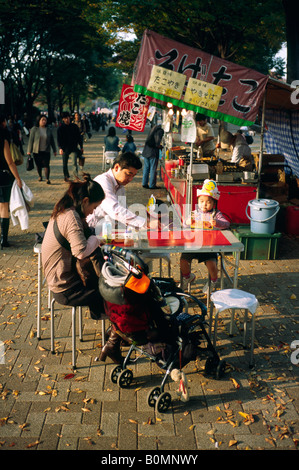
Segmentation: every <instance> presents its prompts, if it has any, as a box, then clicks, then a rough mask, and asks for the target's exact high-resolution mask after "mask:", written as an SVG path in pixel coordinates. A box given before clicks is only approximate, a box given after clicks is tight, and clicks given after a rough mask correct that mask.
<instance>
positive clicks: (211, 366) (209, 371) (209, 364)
mask: <svg viewBox="0 0 299 470" xmlns="http://www.w3.org/2000/svg"><path fill="white" fill-rule="evenodd" d="M219 364H220V362H219V359H217V360H216V359H215V358H214V357H208V359H207V360H206V363H205V375H214V374H215V371H216V369H217V367H218V365H219Z"/></svg>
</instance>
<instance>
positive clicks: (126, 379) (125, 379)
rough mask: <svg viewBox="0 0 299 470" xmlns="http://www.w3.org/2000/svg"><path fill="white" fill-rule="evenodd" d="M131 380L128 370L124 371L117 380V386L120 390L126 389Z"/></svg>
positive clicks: (131, 375)
mask: <svg viewBox="0 0 299 470" xmlns="http://www.w3.org/2000/svg"><path fill="white" fill-rule="evenodd" d="M132 380H133V372H132V371H131V370H130V369H124V370H123V371H122V372H121V373H120V374H119V376H118V378H117V384H118V386H119V387H120V388H127V387H129V386H130V385H131V383H132Z"/></svg>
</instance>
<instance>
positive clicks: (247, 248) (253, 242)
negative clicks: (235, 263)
mask: <svg viewBox="0 0 299 470" xmlns="http://www.w3.org/2000/svg"><path fill="white" fill-rule="evenodd" d="M233 233H234V235H235V236H236V237H237V238H238V239H239V240H240V242H241V243H243V245H244V251H242V252H241V253H240V259H249V260H252V259H277V257H278V251H279V240H280V237H281V233H279V232H278V233H272V234H266V233H252V232H251V231H250V229H249V228H248V227H238V228H236V229H234V230H233Z"/></svg>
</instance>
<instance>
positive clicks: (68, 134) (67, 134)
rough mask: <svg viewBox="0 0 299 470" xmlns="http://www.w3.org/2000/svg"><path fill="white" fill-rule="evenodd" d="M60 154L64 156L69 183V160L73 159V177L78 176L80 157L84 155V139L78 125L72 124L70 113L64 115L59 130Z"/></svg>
mask: <svg viewBox="0 0 299 470" xmlns="http://www.w3.org/2000/svg"><path fill="white" fill-rule="evenodd" d="M57 143H58V147H59V154H60V155H62V165H63V175H64V181H69V179H70V175H69V170H68V160H69V158H71V160H72V167H73V176H75V177H77V176H78V155H80V154H81V155H82V154H83V139H82V135H81V134H80V130H79V128H78V126H76V124H74V123H72V122H71V117H70V113H68V112H67V111H64V112H63V113H62V124H61V126H60V127H59V128H58V130H57Z"/></svg>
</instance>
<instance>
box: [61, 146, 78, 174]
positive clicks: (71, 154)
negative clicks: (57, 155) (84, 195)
mask: <svg viewBox="0 0 299 470" xmlns="http://www.w3.org/2000/svg"><path fill="white" fill-rule="evenodd" d="M77 157H78V154H77V152H65V153H63V155H62V168H63V175H64V177H65V178H69V177H70V174H69V170H68V161H69V158H71V159H72V169H73V176H77V175H78V163H77Z"/></svg>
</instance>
